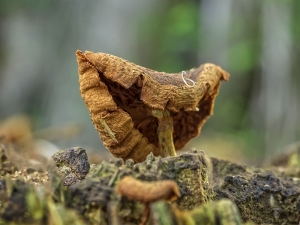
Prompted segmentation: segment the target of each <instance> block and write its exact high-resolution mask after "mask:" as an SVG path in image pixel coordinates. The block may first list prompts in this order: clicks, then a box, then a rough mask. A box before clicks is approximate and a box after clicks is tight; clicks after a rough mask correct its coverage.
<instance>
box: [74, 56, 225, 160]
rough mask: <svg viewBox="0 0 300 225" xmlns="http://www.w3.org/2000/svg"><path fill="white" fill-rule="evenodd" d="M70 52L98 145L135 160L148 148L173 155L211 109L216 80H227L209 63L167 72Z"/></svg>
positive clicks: (198, 130) (193, 132)
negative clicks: (75, 58) (76, 64)
mask: <svg viewBox="0 0 300 225" xmlns="http://www.w3.org/2000/svg"><path fill="white" fill-rule="evenodd" d="M76 55H77V62H78V67H79V68H78V72H79V83H80V92H81V96H82V98H83V100H84V102H85V104H86V106H87V108H88V109H89V112H90V114H91V117H92V121H93V123H94V125H95V128H96V129H97V130H98V132H99V135H100V137H101V139H102V141H103V144H104V145H105V146H106V147H107V148H108V149H109V150H110V151H111V153H112V154H113V155H114V156H116V157H120V158H123V159H128V158H131V159H133V160H134V161H135V162H140V161H143V160H144V159H145V158H146V156H147V155H148V154H149V153H150V152H152V153H153V154H154V155H156V156H157V155H161V156H163V157H165V156H172V155H175V154H176V153H175V149H181V148H182V147H183V146H184V145H185V144H186V143H187V142H188V141H189V140H190V139H191V138H193V137H196V136H197V135H198V134H199V133H200V129H201V127H202V125H203V124H204V123H205V121H206V120H207V119H208V117H209V116H210V115H211V114H212V110H213V106H214V99H215V97H216V95H217V94H218V90H219V86H220V81H221V80H228V79H229V74H228V73H227V72H225V71H224V70H222V69H221V68H220V67H219V66H216V65H214V64H209V63H207V64H204V65H201V66H200V67H199V68H195V69H191V70H189V71H187V72H184V71H183V72H181V73H177V74H169V73H165V72H156V71H153V70H150V69H147V68H144V67H141V66H138V65H135V64H134V63H131V62H128V61H126V60H124V59H121V58H118V57H116V56H113V55H109V54H105V53H93V52H89V51H87V52H85V53H82V52H81V51H77V52H76ZM187 81H189V82H191V84H192V85H190V84H189V83H188V82H187Z"/></svg>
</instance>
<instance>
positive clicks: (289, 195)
mask: <svg viewBox="0 0 300 225" xmlns="http://www.w3.org/2000/svg"><path fill="white" fill-rule="evenodd" d="M73 150H74V152H77V150H78V148H74V149H73ZM65 151H66V153H67V152H73V151H72V149H70V148H69V149H67V150H65ZM78 151H79V150H78ZM83 151H84V150H83V149H80V153H82V154H80V155H83V156H84V155H85V154H84V152H83ZM62 153H63V152H62V151H60V152H59V153H58V154H56V155H55V156H54V157H53V159H55V160H57V162H59V163H58V164H57V165H58V166H56V165H52V168H51V170H50V181H45V171H35V172H34V173H31V174H28V173H27V172H26V171H25V172H24V171H23V172H21V171H20V172H19V173H16V172H14V173H9V172H8V171H9V170H8V171H7V170H4V169H3V170H2V171H1V174H6V175H3V176H1V185H0V201H1V207H0V224H12V225H13V224H59V225H64V224H103V225H104V224H108V225H110V224H114V225H119V224H139V223H140V222H141V216H142V214H143V210H144V205H143V204H142V203H141V202H138V201H130V200H128V199H127V198H126V197H122V196H120V195H119V194H117V192H116V191H115V190H116V186H117V185H118V183H119V181H120V180H121V179H122V178H123V177H125V176H131V177H134V178H136V179H138V180H142V181H153V182H155V181H161V180H172V181H174V182H176V184H177V185H178V188H179V191H180V194H181V197H180V198H178V199H177V200H176V201H175V202H173V203H167V202H165V201H158V202H154V203H151V205H150V211H151V213H150V218H149V220H148V224H157V225H161V224H170V225H171V224H178V225H181V224H182V225H183V224H187V225H190V224H191V225H193V224H200V223H203V224H242V223H248V224H298V223H299V220H300V190H299V188H300V179H299V176H296V175H297V174H295V176H289V175H290V174H291V173H285V172H284V170H282V169H281V170H278V169H277V170H274V171H273V172H271V171H268V170H264V169H257V168H249V167H246V166H241V165H238V164H234V163H231V162H228V161H224V160H219V159H216V158H208V157H207V156H206V155H205V154H204V152H203V151H197V150H192V151H190V152H187V153H184V154H181V155H178V156H175V157H166V158H161V157H154V156H153V155H152V154H150V155H148V157H147V158H146V160H145V161H144V162H142V163H137V164H134V162H133V161H132V160H127V161H126V162H125V163H123V161H122V160H116V161H109V162H107V161H103V162H102V163H100V164H98V165H90V169H89V172H88V173H87V168H88V165H87V164H86V163H87V161H86V157H78V154H70V155H71V156H70V157H71V158H68V162H69V164H67V163H63V161H62V160H61V159H63V158H64V157H63V156H64V155H65V154H62ZM60 157H61V158H60ZM70 162H71V163H70ZM73 162H74V163H75V164H74V163H73ZM1 163H4V164H7V161H6V160H5V159H4V158H3V161H1ZM61 165H64V166H63V167H61ZM74 165H76V166H74ZM83 165H84V166H83ZM65 167H66V168H67V167H69V168H67V169H66V170H64V171H63V172H62V171H59V170H60V169H61V168H65ZM0 168H2V167H0ZM3 168H4V167H3ZM289 171H290V170H289ZM17 172H18V171H17ZM68 173H72V174H73V173H74V174H76V176H79V177H80V179H77V180H75V184H73V182H72V185H70V186H65V185H66V184H68V183H66V182H64V181H65V179H64V176H66V177H68V176H70V175H69V174H68ZM287 174H288V175H287ZM298 175H299V174H298ZM52 181H53V182H52ZM70 184H71V183H70ZM159 188H161V187H160V186H158V187H157V190H158V191H159Z"/></svg>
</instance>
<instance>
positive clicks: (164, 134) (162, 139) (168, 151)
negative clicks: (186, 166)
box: [152, 109, 176, 157]
mask: <svg viewBox="0 0 300 225" xmlns="http://www.w3.org/2000/svg"><path fill="white" fill-rule="evenodd" d="M152 115H153V116H155V117H156V118H157V119H158V128H157V133H158V148H159V151H160V154H161V156H162V157H166V156H175V155H176V151H175V147H174V142H173V119H172V117H171V115H170V111H168V110H156V109H154V110H152Z"/></svg>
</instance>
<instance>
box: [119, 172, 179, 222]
mask: <svg viewBox="0 0 300 225" xmlns="http://www.w3.org/2000/svg"><path fill="white" fill-rule="evenodd" d="M116 192H117V193H118V194H120V195H122V196H124V197H126V198H128V199H129V200H134V201H140V202H142V203H144V211H143V215H142V218H141V222H140V225H144V224H146V223H147V220H148V218H149V214H150V204H151V203H153V202H156V201H159V200H165V201H175V200H176V199H177V198H179V197H180V196H181V194H180V192H179V188H178V186H177V184H176V183H175V182H174V181H172V180H162V181H150V182H149V181H148V182H147V181H141V180H137V179H135V178H133V177H130V176H126V177H124V178H122V180H120V182H119V183H118V185H117V187H116Z"/></svg>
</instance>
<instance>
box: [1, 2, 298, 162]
mask: <svg viewBox="0 0 300 225" xmlns="http://www.w3.org/2000/svg"><path fill="white" fill-rule="evenodd" d="M77 49H80V50H83V51H84V50H90V51H94V52H98V51H99V52H106V53H110V54H114V55H117V56H120V57H122V58H125V59H127V60H129V61H132V62H134V63H136V64H139V65H142V66H144V67H148V68H151V69H154V70H159V71H166V72H179V71H183V70H187V69H190V68H192V67H197V66H198V65H200V64H202V63H206V62H211V63H214V64H217V65H220V66H221V67H222V68H223V69H225V70H226V71H228V72H229V73H230V74H231V77H230V81H229V82H227V83H223V84H222V86H221V90H220V94H219V96H218V97H217V100H216V104H215V110H214V116H213V117H211V118H210V119H209V120H208V122H207V123H206V124H205V125H204V127H203V129H202V132H201V135H200V136H199V137H197V138H195V139H194V140H193V141H191V142H190V143H189V144H188V146H186V147H185V149H189V148H191V147H195V148H197V149H202V150H204V151H205V152H206V153H207V154H208V155H212V156H218V157H222V158H229V159H239V160H246V161H248V162H252V163H254V164H258V163H260V162H263V161H268V160H270V158H271V157H272V156H273V155H274V154H276V153H278V152H280V151H282V150H283V149H284V148H285V146H286V145H288V144H289V143H293V142H295V141H297V140H300V1H299V0H281V1H280V0H264V1H261V0H260V1H259V0H227V1H224V0H193V1H192V0H187V1H179V0H165V1H158V0H153V1H136V0H126V1H123V0H106V1H96V0H90V1H82V0H72V1H70V0H65V1H61V0H43V1H37V0H20V1H7V0H0V56H1V57H0V120H2V121H4V120H5V119H7V118H9V117H10V116H11V115H14V114H16V113H24V114H26V115H28V116H30V118H32V121H33V125H34V130H35V131H39V130H43V129H45V128H49V127H59V126H64V125H65V124H66V126H68V124H78V125H79V126H80V127H81V130H82V133H80V134H78V135H74V136H71V137H68V138H63V137H62V138H56V139H55V140H53V141H52V143H54V144H55V145H57V146H58V147H59V148H66V147H71V146H82V147H85V148H86V149H88V150H89V151H92V150H95V151H98V152H99V151H103V154H106V152H107V151H106V150H105V149H104V147H103V145H102V144H101V140H100V139H99V137H98V134H97V132H96V131H95V130H94V127H93V124H92V123H91V121H90V117H89V113H88V111H87V109H86V107H85V105H84V103H83V101H82V99H81V97H80V93H79V85H78V74H77V63H76V60H75V52H76V50H77Z"/></svg>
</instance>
